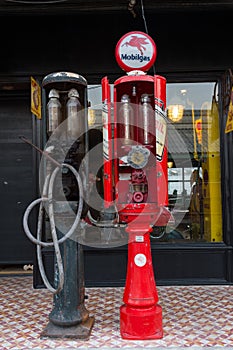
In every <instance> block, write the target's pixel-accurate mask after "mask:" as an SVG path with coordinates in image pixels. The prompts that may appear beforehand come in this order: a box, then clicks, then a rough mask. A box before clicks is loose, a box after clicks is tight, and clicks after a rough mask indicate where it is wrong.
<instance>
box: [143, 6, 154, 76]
mask: <svg viewBox="0 0 233 350" xmlns="http://www.w3.org/2000/svg"><path fill="white" fill-rule="evenodd" d="M141 11H142V19H143V22H144V27H145V32H146V34H147V35H149V33H148V27H147V23H146V17H145V12H144V5H143V0H141ZM152 69H153V74H154V75H155V65H154V64H153V66H152Z"/></svg>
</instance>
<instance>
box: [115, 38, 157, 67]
mask: <svg viewBox="0 0 233 350" xmlns="http://www.w3.org/2000/svg"><path fill="white" fill-rule="evenodd" d="M156 54H157V50H156V45H155V42H154V41H153V39H152V38H151V37H150V36H149V35H148V34H146V33H143V32H138V31H134V32H129V33H127V34H125V35H124V36H123V37H122V38H121V39H120V40H119V41H118V43H117V45H116V50H115V56H116V60H117V63H118V64H119V66H120V67H121V68H122V69H124V70H125V71H126V72H130V71H132V70H137V69H138V70H142V71H144V72H145V71H147V70H148V69H149V68H150V67H151V66H152V65H153V64H154V61H155V58H156Z"/></svg>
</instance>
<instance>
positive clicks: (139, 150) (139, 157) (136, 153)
mask: <svg viewBox="0 0 233 350" xmlns="http://www.w3.org/2000/svg"><path fill="white" fill-rule="evenodd" d="M149 154H150V151H149V150H148V149H147V148H145V147H142V146H133V147H132V149H131V151H129V153H128V156H127V161H128V163H129V165H130V166H131V167H132V168H134V169H142V168H144V166H146V164H147V162H148V158H149Z"/></svg>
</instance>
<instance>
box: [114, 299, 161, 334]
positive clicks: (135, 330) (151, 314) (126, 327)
mask: <svg viewBox="0 0 233 350" xmlns="http://www.w3.org/2000/svg"><path fill="white" fill-rule="evenodd" d="M120 329H121V337H122V338H123V339H131V340H132V339H137V340H145V339H161V338H162V337H163V327H162V308H161V306H160V305H154V306H152V307H149V308H143V309H140V308H132V307H129V306H126V305H122V306H121V307H120Z"/></svg>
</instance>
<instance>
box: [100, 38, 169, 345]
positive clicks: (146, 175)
mask: <svg viewBox="0 0 233 350" xmlns="http://www.w3.org/2000/svg"><path fill="white" fill-rule="evenodd" d="M156 54H157V51H156V45H155V43H154V41H153V40H152V38H151V37H150V36H149V35H147V34H145V33H143V32H129V33H127V34H125V35H124V36H123V37H122V38H121V39H120V40H119V42H118V43H117V46H116V52H115V55H116V60H117V62H118V64H119V66H120V67H121V68H122V69H123V70H125V71H126V72H127V75H125V76H122V77H120V78H118V79H117V80H116V81H115V82H114V93H113V103H111V94H110V85H109V80H108V78H107V77H104V78H103V79H102V87H103V94H102V97H103V122H104V126H103V154H104V199H105V208H106V210H108V209H109V208H111V207H113V206H114V207H115V209H116V211H117V215H118V221H119V223H122V224H125V226H126V232H127V233H128V267H127V276H126V284H125V290H124V295H123V302H124V304H123V305H122V306H121V307H120V332H121V336H122V338H125V339H158V338H162V336H163V327H162V308H161V306H160V305H159V304H158V293H157V289H156V282H155V278H154V271H153V265H152V257H151V247H150V233H151V232H152V230H153V229H155V228H157V227H165V226H166V225H167V223H168V221H169V219H170V217H171V214H170V212H169V211H168V209H167V206H168V190H167V147H166V142H167V138H166V130H167V125H166V116H165V108H166V79H165V78H164V77H162V76H159V75H154V76H150V75H147V74H146V72H147V71H148V69H149V68H150V67H152V66H153V64H154V61H155V58H156ZM112 111H113V117H112ZM112 118H113V120H112Z"/></svg>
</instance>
